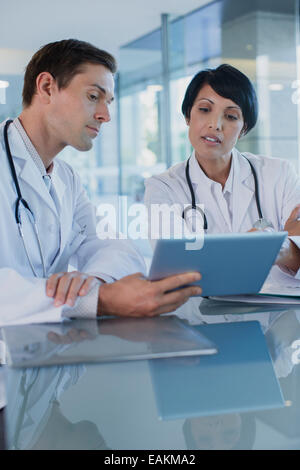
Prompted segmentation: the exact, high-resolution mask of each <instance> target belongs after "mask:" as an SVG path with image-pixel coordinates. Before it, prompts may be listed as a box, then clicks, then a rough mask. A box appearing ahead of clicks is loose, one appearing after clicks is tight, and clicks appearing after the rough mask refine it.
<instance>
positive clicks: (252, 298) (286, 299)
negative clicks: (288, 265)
mask: <svg viewBox="0 0 300 470" xmlns="http://www.w3.org/2000/svg"><path fill="white" fill-rule="evenodd" d="M210 299H213V300H222V301H224V302H243V303H253V304H281V305H300V287H296V286H295V287H291V286H288V287H285V286H278V285H271V284H264V286H263V287H262V289H261V290H260V292H259V293H258V294H250V295H227V296H222V297H210Z"/></svg>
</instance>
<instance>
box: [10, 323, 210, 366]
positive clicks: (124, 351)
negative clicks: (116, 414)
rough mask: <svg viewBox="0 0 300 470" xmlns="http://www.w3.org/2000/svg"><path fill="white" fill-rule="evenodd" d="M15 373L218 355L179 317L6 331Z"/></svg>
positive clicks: (35, 326) (198, 333)
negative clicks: (24, 369) (51, 367)
mask: <svg viewBox="0 0 300 470" xmlns="http://www.w3.org/2000/svg"><path fill="white" fill-rule="evenodd" d="M3 337H4V340H5V343H6V348H7V363H8V365H9V366H10V367H35V366H49V365H62V364H78V363H103V362H122V361H136V360H145V359H157V358H163V357H164V358H166V357H181V356H199V355H201V356H202V355H211V354H216V353H217V347H216V346H215V344H214V343H213V342H212V341H210V340H209V339H207V338H206V337H205V336H204V335H203V334H202V333H201V332H199V331H198V330H197V329H196V328H195V327H193V326H190V325H188V324H187V323H186V322H184V321H183V320H180V319H179V318H177V317H176V316H175V315H166V316H163V317H153V318H102V319H101V321H99V322H96V321H95V320H73V321H70V322H64V323H59V324H56V323H52V324H42V325H39V324H35V325H19V326H7V327H5V328H3Z"/></svg>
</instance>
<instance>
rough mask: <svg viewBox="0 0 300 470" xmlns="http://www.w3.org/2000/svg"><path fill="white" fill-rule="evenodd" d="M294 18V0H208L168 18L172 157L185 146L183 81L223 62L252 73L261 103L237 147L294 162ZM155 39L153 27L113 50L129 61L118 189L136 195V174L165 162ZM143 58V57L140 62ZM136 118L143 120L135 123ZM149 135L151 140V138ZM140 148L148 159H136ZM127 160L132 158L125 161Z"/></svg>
mask: <svg viewBox="0 0 300 470" xmlns="http://www.w3.org/2000/svg"><path fill="white" fill-rule="evenodd" d="M298 23H299V2H298V0H286V1H285V2H282V1H280V0H272V1H270V0H255V1H252V2H241V1H240V0H222V1H215V2H210V3H209V4H207V5H206V6H204V7H202V8H200V9H198V10H196V11H193V12H191V13H190V14H187V15H184V16H181V17H177V18H175V19H174V18H171V17H170V18H169V28H168V35H169V37H168V48H169V51H168V58H169V62H168V67H169V70H168V78H169V82H168V86H169V93H170V100H169V109H168V110H167V111H168V113H169V116H170V134H171V135H170V141H171V164H175V163H178V162H180V161H183V160H185V159H186V158H188V156H189V154H190V152H191V146H190V143H189V140H188V136H187V126H186V123H185V120H184V118H183V116H182V114H181V103H182V100H183V97H184V93H185V90H186V87H187V85H188V83H189V82H190V80H191V78H192V77H193V75H194V74H195V73H197V72H198V71H200V70H202V69H204V68H208V67H209V68H211V67H212V68H213V67H216V66H218V65H220V64H221V63H228V64H231V65H233V66H235V67H237V68H238V69H240V70H241V71H242V72H244V73H245V74H246V75H247V76H248V77H249V78H250V79H251V80H252V82H253V83H254V86H255V88H256V91H257V95H258V100H259V108H260V112H259V120H258V123H257V125H256V127H255V129H253V130H252V131H251V132H250V133H249V134H248V135H247V136H246V137H244V138H243V139H241V140H240V141H239V143H238V149H239V150H241V151H248V152H253V153H257V154H263V155H268V156H273V157H279V158H284V159H288V160H289V161H291V162H292V164H293V165H294V166H295V168H296V169H298V162H299V148H300V146H299V119H298V114H299V103H298V101H300V100H297V97H298V94H299V93H298V88H297V85H298V82H297V80H298V79H299V70H300V67H299V65H300V63H299V62H298V68H297V50H298V53H299V47H300V46H299V39H297V37H299V35H298V36H297V31H298ZM160 39H161V38H160V36H159V31H158V30H157V31H155V32H153V33H151V34H149V35H148V36H146V37H144V38H141V39H140V40H136V41H134V43H132V44H129V45H127V46H126V47H124V48H122V49H121V51H120V55H121V57H122V56H123V57H124V58H126V57H128V55H127V54H128V51H130V52H131V56H130V57H131V62H130V61H127V62H126V69H125V71H126V74H125V73H124V71H123V61H122V62H121V67H120V78H121V79H120V96H121V101H120V106H121V115H122V113H123V118H121V140H120V156H121V159H120V161H121V171H122V174H123V177H122V181H123V184H122V190H123V192H124V193H125V194H131V195H132V196H133V198H136V199H138V200H139V199H140V193H141V189H140V188H141V187H142V180H143V178H145V177H147V176H148V175H150V174H155V173H159V172H161V171H163V170H164V169H165V168H166V167H167V166H168V162H167V159H166V150H165V149H164V145H165V142H164V139H163V138H160V139H159V136H160V132H161V127H160V126H161V118H162V115H163V113H162V109H161V106H162V104H163V103H164V102H163V101H162V96H163V93H164V88H163V87H164V85H165V82H164V81H163V76H162V73H163V69H164V68H163V65H165V64H162V60H163V54H162V52H161V51H162V41H160ZM141 49H142V50H143V60H142V61H140V57H141V55H140V54H141ZM134 50H135V53H133V51H134ZM298 60H299V59H298ZM144 62H146V63H147V64H148V67H147V68H146V67H145V64H144ZM149 64H151V66H149ZM159 64H160V65H159ZM129 69H130V70H131V72H130V71H129ZM129 77H131V81H132V84H131V83H130V80H129ZM299 83H300V82H299ZM151 85H152V86H154V87H155V89H156V90H159V91H157V92H156V94H155V95H154V94H153V93H152V94H151V93H150V92H149V88H150V87H151ZM133 86H134V89H133ZM145 97H147V98H145ZM145 100H146V101H147V103H148V104H147V105H146V104H145ZM126 103H127V109H128V106H129V104H128V103H131V111H130V113H131V114H129V113H128V112H126ZM133 103H135V104H133ZM133 110H134V111H133ZM143 113H144V114H143ZM145 113H146V114H147V115H145ZM129 116H130V117H129ZM142 118H143V119H144V122H141V119H142ZM129 128H130V129H131V131H129ZM154 135H156V136H157V140H156V143H157V145H154V144H153V140H151V139H153V136H154ZM125 142H126V145H125ZM158 142H159V143H158ZM150 152H153V153H150ZM146 154H147V155H148V160H147V162H148V166H147V165H146V166H145V165H144V164H143V162H145V155H146ZM150 155H151V156H150ZM128 159H131V160H130V161H131V166H130V165H129V163H128V162H129V160H128ZM130 175H131V176H130ZM133 175H135V176H133ZM137 175H138V176H137ZM132 181H134V182H132Z"/></svg>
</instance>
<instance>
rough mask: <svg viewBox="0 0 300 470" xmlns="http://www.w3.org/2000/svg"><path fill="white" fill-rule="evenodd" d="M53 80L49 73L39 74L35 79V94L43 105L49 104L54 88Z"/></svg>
mask: <svg viewBox="0 0 300 470" xmlns="http://www.w3.org/2000/svg"><path fill="white" fill-rule="evenodd" d="M55 84H56V83H55V79H54V78H53V76H52V75H51V74H50V73H49V72H41V73H40V74H39V75H38V76H37V78H36V94H37V95H39V97H40V99H41V100H42V101H43V102H44V103H49V102H50V100H51V95H52V92H53V88H54V87H55Z"/></svg>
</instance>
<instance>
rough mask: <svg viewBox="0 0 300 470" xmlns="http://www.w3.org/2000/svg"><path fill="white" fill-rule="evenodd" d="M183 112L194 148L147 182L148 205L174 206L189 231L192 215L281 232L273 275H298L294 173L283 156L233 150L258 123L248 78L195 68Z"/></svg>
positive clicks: (222, 228)
mask: <svg viewBox="0 0 300 470" xmlns="http://www.w3.org/2000/svg"><path fill="white" fill-rule="evenodd" d="M182 112H183V115H184V117H185V120H186V123H187V125H188V127H189V140H190V142H191V144H192V147H193V152H192V154H191V156H190V157H189V158H188V160H187V161H184V162H182V163H179V164H177V165H175V166H173V167H171V168H170V169H169V170H167V171H166V172H164V173H162V174H160V175H156V176H153V177H151V178H149V179H147V180H146V182H145V186H146V192H145V203H146V205H147V207H148V209H149V210H150V208H151V205H153V204H163V203H164V204H168V205H169V206H173V207H177V211H176V215H175V220H176V222H175V223H177V224H181V225H182V224H185V225H186V226H187V228H188V229H189V231H194V228H193V227H194V225H193V221H194V220H195V217H197V218H198V219H199V217H200V218H201V224H202V225H201V227H203V228H204V231H205V233H226V232H247V231H254V230H275V231H281V230H286V231H287V232H288V234H289V238H288V239H287V241H286V242H285V244H284V247H283V248H282V250H281V252H280V255H279V257H278V258H277V261H276V264H277V265H278V266H279V267H280V269H279V267H277V266H276V268H275V278H277V276H279V278H282V274H283V276H284V277H286V276H288V277H291V276H292V277H295V278H296V279H297V278H299V279H300V271H299V267H300V250H299V248H298V247H300V237H298V235H300V221H298V214H300V204H299V203H300V182H299V178H298V177H297V175H296V174H295V172H294V171H293V169H292V167H291V165H290V164H289V162H288V161H286V160H281V159H277V158H276V159H275V158H270V157H263V156H258V155H254V154H251V153H248V152H247V153H243V154H242V153H240V152H239V151H238V150H237V149H236V148H235V145H236V144H237V142H238V140H239V139H240V138H241V137H242V136H244V135H246V134H247V133H248V132H249V131H250V130H251V129H252V128H253V127H254V126H255V124H256V121H257V116H258V104H257V97H256V94H255V90H254V88H253V86H252V84H251V82H250V80H249V79H248V78H247V77H246V76H245V75H244V74H243V73H241V72H240V71H239V70H237V69H236V68H234V67H232V66H230V65H226V64H223V65H221V66H219V67H218V68H217V69H208V70H204V71H201V72H199V73H198V74H197V75H196V76H195V77H194V78H193V79H192V81H191V83H190V84H189V86H188V88H187V90H186V94H185V97H184V100H183V104H182ZM174 204H176V206H174ZM199 207H202V209H199V210H197V208H199ZM183 221H184V222H183ZM151 222H152V225H151ZM153 223H154V221H153V220H152V221H151V220H150V227H151V234H152V237H153V234H154V236H155V238H160V237H161V236H162V227H161V226H159V225H157V226H153ZM198 227H199V225H198ZM276 270H277V271H278V272H276ZM293 281H294V280H292V282H293Z"/></svg>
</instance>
